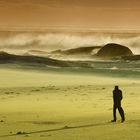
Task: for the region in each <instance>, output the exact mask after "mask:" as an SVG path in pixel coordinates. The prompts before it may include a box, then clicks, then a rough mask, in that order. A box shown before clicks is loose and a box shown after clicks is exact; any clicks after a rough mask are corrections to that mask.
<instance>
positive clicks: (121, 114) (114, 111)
mask: <svg viewBox="0 0 140 140" xmlns="http://www.w3.org/2000/svg"><path fill="white" fill-rule="evenodd" d="M116 109H118V110H119V113H120V116H121V118H122V120H125V116H124V111H123V108H122V107H121V105H114V106H113V117H114V120H115V121H116V120H117V117H116Z"/></svg>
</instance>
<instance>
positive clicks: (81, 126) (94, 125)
mask: <svg viewBox="0 0 140 140" xmlns="http://www.w3.org/2000/svg"><path fill="white" fill-rule="evenodd" d="M109 124H112V123H110V122H103V123H96V124H88V125H79V126H64V127H61V128H55V129H48V130H39V131H32V132H20V133H16V134H10V135H2V136H0V137H10V136H21V135H28V134H39V133H47V132H55V131H64V130H69V129H78V128H88V127H96V126H104V125H109Z"/></svg>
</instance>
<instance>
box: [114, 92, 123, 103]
mask: <svg viewBox="0 0 140 140" xmlns="http://www.w3.org/2000/svg"><path fill="white" fill-rule="evenodd" d="M122 98H123V97H122V91H121V90H120V89H117V90H113V101H114V105H115V106H121V100H122Z"/></svg>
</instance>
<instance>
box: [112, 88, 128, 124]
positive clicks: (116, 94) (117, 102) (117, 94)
mask: <svg viewBox="0 0 140 140" xmlns="http://www.w3.org/2000/svg"><path fill="white" fill-rule="evenodd" d="M122 98H123V96H122V91H121V90H120V89H119V87H118V86H115V88H114V90H113V101H114V105H113V117H114V119H113V120H112V121H111V122H116V120H117V117H116V109H118V110H119V113H120V116H121V118H122V119H121V122H124V121H125V116H124V111H123V108H122V107H121V100H122Z"/></svg>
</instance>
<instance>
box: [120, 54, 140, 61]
mask: <svg viewBox="0 0 140 140" xmlns="http://www.w3.org/2000/svg"><path fill="white" fill-rule="evenodd" d="M122 59H123V60H130V61H140V55H133V56H123V57H122Z"/></svg>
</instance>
